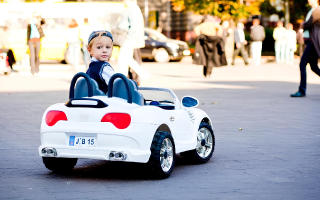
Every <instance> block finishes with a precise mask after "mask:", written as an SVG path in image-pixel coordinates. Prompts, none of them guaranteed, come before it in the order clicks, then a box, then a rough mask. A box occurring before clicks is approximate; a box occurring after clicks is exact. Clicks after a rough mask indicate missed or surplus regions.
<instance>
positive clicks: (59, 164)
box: [42, 157, 78, 172]
mask: <svg viewBox="0 0 320 200" xmlns="http://www.w3.org/2000/svg"><path fill="white" fill-rule="evenodd" d="M42 161H43V164H44V165H45V166H46V168H48V169H49V170H51V171H56V172H66V171H70V170H72V169H73V168H74V166H75V165H76V164H77V161H78V159H77V158H50V157H42Z"/></svg>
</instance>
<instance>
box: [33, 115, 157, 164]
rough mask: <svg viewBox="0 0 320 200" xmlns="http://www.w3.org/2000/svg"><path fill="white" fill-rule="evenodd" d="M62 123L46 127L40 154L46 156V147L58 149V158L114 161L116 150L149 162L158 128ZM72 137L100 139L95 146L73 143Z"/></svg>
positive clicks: (144, 125) (136, 159)
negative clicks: (71, 142) (112, 156)
mask: <svg viewBox="0 0 320 200" xmlns="http://www.w3.org/2000/svg"><path fill="white" fill-rule="evenodd" d="M58 123H59V124H58ZM58 123H57V127H55V128H52V127H44V128H42V130H41V134H40V137H41V146H40V147H39V149H38V151H39V155H40V156H43V154H42V152H41V151H42V149H43V148H46V147H47V148H55V149H56V151H57V156H56V157H57V158H88V159H99V160H110V159H109V154H110V153H111V152H112V151H116V152H124V153H125V154H126V159H125V160H123V161H127V162H140V163H146V162H148V160H149V157H150V146H151V142H152V139H153V136H154V133H155V131H156V129H157V127H158V126H157V125H155V124H142V123H132V124H130V126H129V127H128V128H127V129H123V130H119V129H117V128H115V127H114V126H113V125H112V124H110V123H101V122H100V123H95V122H88V123H81V122H62V121H61V122H58ZM70 127H76V128H70ZM106 130H107V131H106ZM70 136H82V137H95V138H96V141H97V142H96V145H95V146H94V147H79V146H69V139H70Z"/></svg>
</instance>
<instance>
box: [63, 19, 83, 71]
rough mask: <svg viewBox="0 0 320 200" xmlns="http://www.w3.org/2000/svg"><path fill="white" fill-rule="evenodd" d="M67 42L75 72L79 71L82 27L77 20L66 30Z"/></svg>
mask: <svg viewBox="0 0 320 200" xmlns="http://www.w3.org/2000/svg"><path fill="white" fill-rule="evenodd" d="M65 37H66V41H67V44H68V54H69V55H68V57H69V62H70V64H71V65H72V66H73V68H74V69H75V70H78V69H79V61H80V51H81V41H80V27H79V25H78V23H77V21H76V20H75V19H72V20H71V22H70V24H69V25H68V27H67V29H66V36H65Z"/></svg>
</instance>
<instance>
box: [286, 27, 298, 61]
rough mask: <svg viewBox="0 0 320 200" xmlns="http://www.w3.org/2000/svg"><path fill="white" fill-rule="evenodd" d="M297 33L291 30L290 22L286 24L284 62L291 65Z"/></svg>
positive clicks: (295, 47) (295, 48)
mask: <svg viewBox="0 0 320 200" xmlns="http://www.w3.org/2000/svg"><path fill="white" fill-rule="evenodd" d="M296 41H297V34H296V32H295V31H294V30H293V25H292V24H291V23H288V24H287V30H286V56H285V59H286V64H290V65H293V60H294V52H295V51H296V50H297V43H296Z"/></svg>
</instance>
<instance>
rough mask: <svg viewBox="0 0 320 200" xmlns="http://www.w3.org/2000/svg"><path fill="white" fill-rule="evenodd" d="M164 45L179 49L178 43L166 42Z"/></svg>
mask: <svg viewBox="0 0 320 200" xmlns="http://www.w3.org/2000/svg"><path fill="white" fill-rule="evenodd" d="M166 45H167V46H168V47H169V48H171V49H179V45H177V44H174V43H166Z"/></svg>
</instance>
